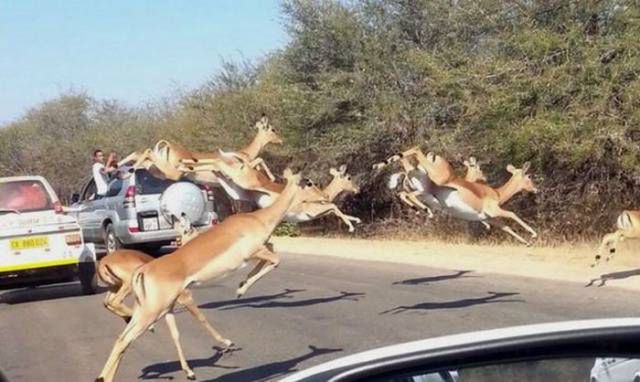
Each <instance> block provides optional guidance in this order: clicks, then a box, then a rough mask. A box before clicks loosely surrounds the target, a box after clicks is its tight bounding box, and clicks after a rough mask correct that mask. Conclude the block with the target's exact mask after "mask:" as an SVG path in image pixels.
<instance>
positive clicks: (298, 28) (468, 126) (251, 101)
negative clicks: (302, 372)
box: [0, 0, 640, 239]
mask: <svg viewBox="0 0 640 382" xmlns="http://www.w3.org/2000/svg"><path fill="white" fill-rule="evenodd" d="M282 14H283V24H284V26H285V28H286V29H287V31H288V33H289V36H290V39H289V42H288V44H287V45H286V46H285V47H284V48H283V49H282V50H280V51H277V52H273V53H272V54H271V55H270V56H268V57H264V58H263V59H262V60H261V61H260V62H255V63H225V64H224V66H223V69H222V70H221V71H220V72H219V73H218V74H216V75H214V76H213V77H212V79H211V80H210V81H208V82H207V83H205V84H203V85H202V86H201V87H200V88H199V89H197V90H195V91H193V92H191V93H189V94H186V95H181V96H177V97H176V99H174V100H172V101H171V102H166V103H163V104H162V105H155V106H153V107H148V108H144V109H130V108H127V107H125V106H122V105H120V104H119V103H117V102H102V101H95V100H92V99H91V98H89V97H87V96H85V95H78V94H70V95H64V96H62V97H60V98H58V99H55V100H52V101H50V102H48V103H45V104H43V105H41V106H39V107H37V108H35V109H33V110H31V111H29V112H28V113H27V114H26V115H25V116H24V117H23V118H21V119H20V120H18V121H16V122H14V123H11V124H10V125H9V126H7V127H5V128H4V129H2V130H0V171H1V172H2V173H3V174H14V173H34V172H37V173H41V174H43V175H45V176H47V177H48V178H49V179H51V180H52V181H53V182H54V183H55V184H56V187H57V188H58V189H59V190H60V191H61V192H63V193H67V192H69V190H70V188H71V187H73V186H74V185H76V184H77V183H78V180H79V179H81V178H83V177H85V176H86V174H87V173H88V168H89V162H88V157H89V155H90V152H91V151H92V148H93V147H95V146H100V147H103V148H105V149H107V150H110V149H115V150H117V151H118V152H119V153H121V154H123V155H124V154H126V153H127V152H130V151H131V150H133V149H134V148H139V147H143V146H149V145H151V144H152V143H153V142H154V140H156V139H158V138H159V137H164V138H167V139H171V140H175V141H177V142H180V143H182V144H184V145H188V146H190V147H193V148H197V149H211V148H216V147H224V148H234V147H239V146H241V145H242V144H244V143H246V142H247V141H248V140H249V139H250V137H251V135H252V133H253V131H252V130H251V129H250V126H252V124H253V123H254V121H255V120H256V118H257V117H258V116H259V115H260V113H262V112H265V113H267V114H268V115H269V116H270V117H271V120H272V124H273V125H274V126H275V127H276V128H277V129H279V130H281V131H282V133H283V135H284V137H285V139H286V144H285V145H284V146H283V147H281V148H276V149H270V150H269V152H268V153H267V154H266V155H265V157H266V158H267V159H268V160H269V162H270V163H273V167H275V168H277V169H282V168H283V167H284V165H285V164H287V163H293V164H295V165H298V166H304V167H305V169H306V171H307V172H308V173H309V174H310V175H312V176H313V177H314V178H316V179H319V180H320V181H322V180H327V179H328V171H327V170H328V168H329V166H332V165H337V164H340V163H348V164H349V167H350V172H352V173H354V174H356V175H357V176H358V179H359V181H360V182H361V186H362V188H363V192H362V193H361V194H360V195H359V196H357V197H355V198H352V199H350V201H351V203H349V205H348V207H347V209H350V210H351V211H350V212H352V213H354V214H356V215H359V216H362V217H363V218H364V219H365V220H367V221H368V222H369V223H373V224H374V225H375V224H376V223H379V222H380V221H381V220H382V219H387V218H389V217H390V216H391V215H394V216H398V211H399V207H398V204H397V202H396V201H394V199H393V198H392V197H391V195H390V194H389V192H388V190H385V188H384V187H383V178H382V175H380V176H374V174H373V173H372V172H371V164H372V163H374V162H376V161H379V160H381V159H383V158H385V157H387V156H389V155H391V154H393V153H394V152H396V151H398V150H401V149H404V148H407V147H410V146H412V145H416V144H420V145H421V146H422V147H423V150H425V151H427V150H433V151H437V152H439V153H442V154H443V155H444V156H445V157H447V158H449V159H450V160H451V161H452V162H453V163H454V164H455V165H456V166H460V163H461V161H462V159H463V158H464V157H467V156H469V155H475V156H477V157H479V158H480V159H481V160H482V161H483V168H484V170H485V172H486V173H487V174H488V176H489V180H490V183H492V184H499V183H501V182H503V181H504V180H505V179H506V177H507V175H508V174H507V173H506V171H505V170H504V169H505V166H506V165H507V164H509V163H513V164H514V165H521V164H522V163H523V162H525V161H531V162H532V170H531V171H532V172H533V173H534V174H535V175H536V180H537V181H538V183H539V188H540V189H541V193H540V194H538V195H536V196H535V197H533V196H518V197H516V198H515V200H514V201H513V202H510V204H509V208H511V209H513V210H514V211H517V212H518V213H519V214H520V215H521V216H522V217H523V218H525V220H528V221H530V222H531V223H532V225H533V226H535V227H537V228H539V229H540V231H541V233H542V234H543V236H547V237H550V236H553V237H555V238H565V239H566V238H569V239H572V238H576V237H580V236H588V235H593V234H595V233H597V234H600V233H601V232H602V231H604V230H607V229H609V228H610V227H611V226H612V224H613V221H614V217H615V214H616V213H617V212H618V211H619V210H620V209H621V208H629V207H634V206H636V207H640V192H639V191H638V190H640V170H639V167H638V162H639V158H638V154H639V153H640V148H639V147H638V143H639V142H640V79H639V78H638V74H639V73H638V72H639V71H640V45H639V44H638V41H640V4H639V3H638V2H637V1H621V0H606V1H604V0H603V1H566V0H545V1H542V0H541V1H532V0H519V1H508V2H505V1H500V0H480V1H462V0H458V1H456V0H449V1H433V0H357V1H356V0H354V1H348V2H345V1H343V2H338V1H304V0H297V1H294V0H290V1H285V2H284V3H283V5H282ZM461 171H462V169H461ZM446 222H448V221H439V223H446ZM414 223H415V221H414ZM419 226H424V227H426V229H431V228H432V227H434V226H435V225H432V224H428V223H424V222H423V223H421V224H419Z"/></svg>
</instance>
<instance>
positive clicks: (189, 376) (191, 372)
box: [187, 370, 196, 381]
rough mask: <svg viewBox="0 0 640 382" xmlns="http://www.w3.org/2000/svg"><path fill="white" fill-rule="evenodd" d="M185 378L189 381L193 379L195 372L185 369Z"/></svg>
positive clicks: (194, 378)
mask: <svg viewBox="0 0 640 382" xmlns="http://www.w3.org/2000/svg"><path fill="white" fill-rule="evenodd" d="M187 379H188V380H190V381H195V380H196V373H194V372H193V370H187Z"/></svg>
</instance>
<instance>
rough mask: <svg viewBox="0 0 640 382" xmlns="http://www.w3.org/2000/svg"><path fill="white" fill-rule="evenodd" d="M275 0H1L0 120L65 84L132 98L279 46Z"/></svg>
mask: <svg viewBox="0 0 640 382" xmlns="http://www.w3.org/2000/svg"><path fill="white" fill-rule="evenodd" d="M279 11H280V6H279V1H276V0H210V1H205V0H184V1H177V0H176V1H170V0H153V1H151V0H147V1H143V0H109V1H94V0H64V1H63V0H41V1H36V0H2V1H0V125H3V124H6V123H8V122H11V121H13V120H15V119H18V118H19V117H20V116H22V115H24V113H25V112H26V111H27V110H28V109H29V108H32V107H35V106H37V105H38V104H40V103H42V102H43V101H46V100H49V99H52V98H55V97H56V96H58V95H60V94H61V93H64V92H67V91H82V92H87V93H88V94H89V95H90V96H92V97H94V98H97V99H117V100H120V101H124V102H126V103H128V104H130V105H139V104H142V103H144V102H146V101H152V100H154V99H158V98H161V97H164V96H168V95H170V94H173V93H174V92H175V91H184V90H188V89H192V88H195V87H197V86H198V85H201V84H203V83H204V82H205V81H206V80H207V79H208V78H210V77H211V76H212V75H213V74H215V73H216V70H217V69H218V68H219V67H220V63H221V61H222V59H231V60H240V59H250V60H251V59H258V58H260V57H263V56H264V55H265V54H267V53H269V52H271V51H273V50H275V49H278V48H281V47H284V45H285V43H286V41H287V36H286V33H285V31H284V28H283V27H282V23H281V16H280V13H279Z"/></svg>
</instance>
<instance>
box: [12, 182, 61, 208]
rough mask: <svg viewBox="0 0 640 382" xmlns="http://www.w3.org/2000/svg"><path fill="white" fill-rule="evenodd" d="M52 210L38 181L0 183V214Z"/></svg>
mask: <svg viewBox="0 0 640 382" xmlns="http://www.w3.org/2000/svg"><path fill="white" fill-rule="evenodd" d="M49 209H53V203H52V201H51V197H50V196H49V193H48V192H47V190H46V189H45V188H44V185H43V184H42V183H41V182H39V181H34V180H24V181H16V182H4V183H2V182H0V212H2V210H14V211H18V212H32V211H42V210H49Z"/></svg>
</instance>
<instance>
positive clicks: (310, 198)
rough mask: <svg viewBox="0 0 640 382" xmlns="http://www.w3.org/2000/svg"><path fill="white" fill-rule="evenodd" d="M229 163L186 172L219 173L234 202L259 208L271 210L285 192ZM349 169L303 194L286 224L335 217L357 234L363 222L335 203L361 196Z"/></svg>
mask: <svg viewBox="0 0 640 382" xmlns="http://www.w3.org/2000/svg"><path fill="white" fill-rule="evenodd" d="M233 170H235V169H234V168H229V169H228V167H227V165H226V164H225V163H216V164H213V165H211V166H208V165H201V166H195V167H194V166H191V165H189V166H186V169H185V171H193V172H195V173H200V172H207V171H209V172H211V171H214V172H217V174H216V175H215V176H216V177H217V178H218V183H219V184H220V185H221V186H222V187H223V188H224V190H225V191H226V193H227V195H229V197H231V198H232V199H233V200H236V201H237V200H243V201H250V202H254V203H255V204H256V205H258V207H260V208H265V207H268V206H270V205H271V204H272V203H273V201H274V200H275V198H277V196H278V195H279V194H280V193H281V192H282V190H283V189H284V185H283V184H281V183H277V182H273V181H271V180H270V179H268V178H267V177H266V176H264V175H263V174H262V173H261V172H260V171H256V170H255V169H252V168H251V167H250V166H243V167H242V170H241V171H237V170H236V171H233ZM346 171H347V166H346V165H342V166H340V168H339V170H336V169H335V168H331V169H330V170H329V173H330V174H331V175H332V177H333V179H332V181H331V182H330V183H329V184H328V185H327V186H326V187H325V188H324V189H322V190H321V189H319V188H318V187H315V186H313V187H308V188H307V189H305V190H304V191H303V192H302V196H301V198H300V200H301V202H300V203H299V204H295V205H294V206H292V207H291V209H289V211H288V212H287V214H286V216H285V221H287V222H290V223H299V222H306V221H310V220H314V219H318V218H320V217H323V216H326V215H329V214H334V215H336V216H337V217H338V218H340V219H341V220H342V221H343V222H344V223H345V224H346V225H347V227H348V228H349V232H353V231H354V230H355V228H354V227H353V224H352V222H355V223H360V222H361V220H360V219H359V218H357V217H355V216H350V215H347V214H345V213H343V212H342V211H341V210H340V209H339V208H338V207H337V206H336V205H335V204H334V203H333V200H335V198H336V197H337V196H338V195H339V194H341V193H342V192H351V193H358V192H359V189H358V187H356V186H355V184H354V183H353V180H352V177H351V175H349V174H347V172H346Z"/></svg>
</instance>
